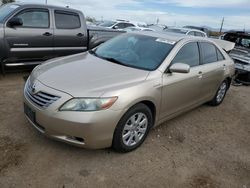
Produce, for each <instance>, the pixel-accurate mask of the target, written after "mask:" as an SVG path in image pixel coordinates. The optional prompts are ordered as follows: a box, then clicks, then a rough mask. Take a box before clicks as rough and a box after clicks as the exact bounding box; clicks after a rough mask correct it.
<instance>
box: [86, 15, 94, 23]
mask: <svg viewBox="0 0 250 188" xmlns="http://www.w3.org/2000/svg"><path fill="white" fill-rule="evenodd" d="M86 21H88V22H92V23H95V22H96V19H95V18H94V17H90V16H87V17H86Z"/></svg>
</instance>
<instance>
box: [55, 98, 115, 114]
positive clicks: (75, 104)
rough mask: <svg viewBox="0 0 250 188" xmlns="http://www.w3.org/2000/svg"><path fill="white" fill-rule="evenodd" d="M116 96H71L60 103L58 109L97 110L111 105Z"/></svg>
mask: <svg viewBox="0 0 250 188" xmlns="http://www.w3.org/2000/svg"><path fill="white" fill-rule="evenodd" d="M116 100H117V97H109V98H73V99H71V100H69V101H67V102H66V103H64V104H63V105H62V107H61V108H60V109H59V110H60V111H99V110H104V109H108V108H109V107H111V106H112V105H113V104H114V103H115V101H116Z"/></svg>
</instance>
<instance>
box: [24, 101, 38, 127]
mask: <svg viewBox="0 0 250 188" xmlns="http://www.w3.org/2000/svg"><path fill="white" fill-rule="evenodd" d="M24 113H25V114H26V116H28V118H29V119H30V121H32V122H33V123H36V113H35V112H34V111H33V110H32V109H31V108H30V107H29V106H28V105H27V104H25V103H24Z"/></svg>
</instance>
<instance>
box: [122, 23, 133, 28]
mask: <svg viewBox="0 0 250 188" xmlns="http://www.w3.org/2000/svg"><path fill="white" fill-rule="evenodd" d="M127 27H135V26H134V25H133V24H131V23H124V28H127Z"/></svg>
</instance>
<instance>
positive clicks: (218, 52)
mask: <svg viewBox="0 0 250 188" xmlns="http://www.w3.org/2000/svg"><path fill="white" fill-rule="evenodd" d="M216 50H217V59H218V61H222V60H224V59H225V57H224V56H223V54H222V53H221V52H220V50H219V49H216Z"/></svg>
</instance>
